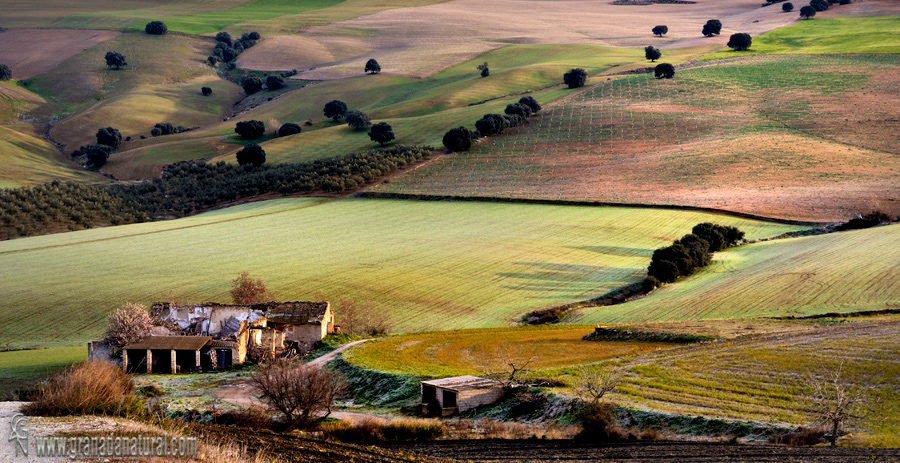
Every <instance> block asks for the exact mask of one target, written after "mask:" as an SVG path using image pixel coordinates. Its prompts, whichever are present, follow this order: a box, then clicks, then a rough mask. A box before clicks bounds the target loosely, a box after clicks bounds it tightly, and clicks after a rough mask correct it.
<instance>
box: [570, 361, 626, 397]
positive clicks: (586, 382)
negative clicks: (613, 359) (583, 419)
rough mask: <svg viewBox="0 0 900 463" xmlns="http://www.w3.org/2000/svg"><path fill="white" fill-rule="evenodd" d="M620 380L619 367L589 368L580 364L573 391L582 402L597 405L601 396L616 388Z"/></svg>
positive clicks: (620, 372) (620, 371) (620, 370)
mask: <svg viewBox="0 0 900 463" xmlns="http://www.w3.org/2000/svg"><path fill="white" fill-rule="evenodd" d="M621 380H622V369H621V368H618V367H606V368H589V367H587V366H582V367H581V368H580V369H579V371H578V382H577V383H576V384H575V391H576V393H577V394H578V396H579V397H580V398H581V400H582V401H584V403H586V404H589V405H597V404H599V403H600V399H602V398H603V396H605V395H606V394H607V393H609V392H612V391H613V390H615V389H616V387H617V386H618V385H619V383H620V382H621Z"/></svg>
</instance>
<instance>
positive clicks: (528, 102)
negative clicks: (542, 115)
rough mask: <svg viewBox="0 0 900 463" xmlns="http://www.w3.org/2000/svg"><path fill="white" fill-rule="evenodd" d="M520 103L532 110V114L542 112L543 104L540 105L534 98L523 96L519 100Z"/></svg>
mask: <svg viewBox="0 0 900 463" xmlns="http://www.w3.org/2000/svg"><path fill="white" fill-rule="evenodd" d="M519 103H522V104H523V105H525V106H528V107H529V108H531V113H532V114H536V113H539V112H541V104H540V103H538V102H537V100H535V99H534V97H533V96H523V97H522V98H519Z"/></svg>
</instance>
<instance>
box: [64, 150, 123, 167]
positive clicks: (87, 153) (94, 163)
mask: <svg viewBox="0 0 900 463" xmlns="http://www.w3.org/2000/svg"><path fill="white" fill-rule="evenodd" d="M112 152H113V149H112V147H111V146H107V145H87V146H82V147H81V148H79V149H77V150H75V152H73V153H72V157H78V156H84V157H85V163H84V167H87V168H89V169H90V168H93V169H99V168H101V167H103V166H104V165H105V164H106V161H108V160H109V155H110V154H112Z"/></svg>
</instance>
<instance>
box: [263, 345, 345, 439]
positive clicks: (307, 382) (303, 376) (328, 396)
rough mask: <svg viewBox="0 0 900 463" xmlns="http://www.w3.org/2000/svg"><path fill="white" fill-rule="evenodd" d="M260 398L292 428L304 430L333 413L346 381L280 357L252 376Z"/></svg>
mask: <svg viewBox="0 0 900 463" xmlns="http://www.w3.org/2000/svg"><path fill="white" fill-rule="evenodd" d="M250 383H251V384H252V385H253V387H254V388H255V389H256V390H257V392H258V394H259V397H260V398H261V399H262V401H263V402H265V403H266V405H268V406H269V408H270V409H272V410H274V411H277V412H279V413H281V414H282V415H283V416H284V421H285V423H286V424H287V429H288V430H293V429H298V428H300V429H304V428H307V427H309V426H310V425H312V424H314V423H317V422H319V421H322V420H324V419H325V418H327V417H328V415H330V414H331V407H332V404H333V403H334V399H335V398H337V397H338V396H339V395H340V394H341V393H342V392H343V391H344V382H343V381H342V380H341V378H340V377H338V376H337V375H336V374H335V373H332V372H330V371H328V370H326V369H324V368H320V367H315V366H309V365H303V364H298V363H293V362H290V361H288V360H281V359H279V360H276V361H274V362H271V363H268V364H265V365H263V366H261V367H260V368H259V369H258V370H256V372H255V373H254V374H253V376H252V377H251V378H250Z"/></svg>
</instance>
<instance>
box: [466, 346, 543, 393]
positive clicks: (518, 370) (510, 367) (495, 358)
mask: <svg viewBox="0 0 900 463" xmlns="http://www.w3.org/2000/svg"><path fill="white" fill-rule="evenodd" d="M463 357H464V358H465V359H466V360H467V361H468V362H469V363H472V364H474V365H475V367H476V368H477V369H478V372H479V374H480V375H481V376H484V377H485V378H491V379H495V380H497V381H500V382H502V383H503V384H504V385H505V386H506V387H507V388H510V387H513V386H518V385H520V384H522V376H523V375H525V373H528V372H529V371H531V365H532V364H533V363H534V362H535V360H536V359H537V356H536V355H535V354H534V353H533V352H529V353H528V354H524V355H522V354H519V353H516V352H514V351H513V350H512V349H511V348H510V346H509V344H504V345H501V346H499V347H498V348H497V350H496V351H495V352H494V354H493V355H490V356H487V357H475V356H473V355H472V353H471V352H468V351H467V352H466V353H464V354H463Z"/></svg>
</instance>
